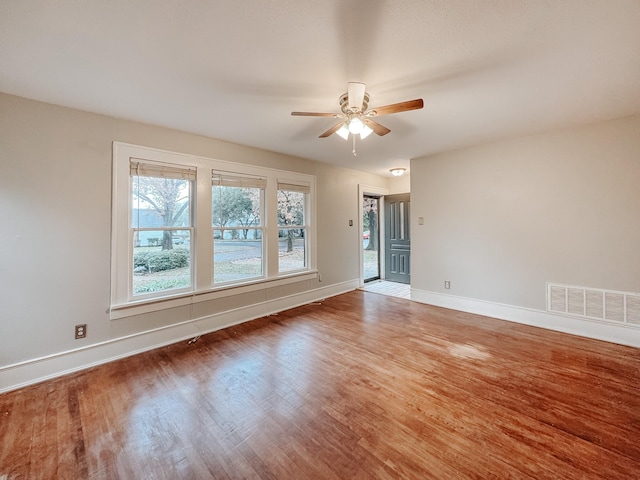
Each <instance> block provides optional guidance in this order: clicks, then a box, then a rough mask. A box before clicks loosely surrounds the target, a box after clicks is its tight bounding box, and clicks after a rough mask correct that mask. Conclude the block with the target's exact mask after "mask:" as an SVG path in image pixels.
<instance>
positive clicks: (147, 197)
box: [129, 159, 196, 297]
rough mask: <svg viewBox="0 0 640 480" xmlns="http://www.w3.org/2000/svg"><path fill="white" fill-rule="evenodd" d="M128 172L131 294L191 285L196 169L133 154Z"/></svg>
mask: <svg viewBox="0 0 640 480" xmlns="http://www.w3.org/2000/svg"><path fill="white" fill-rule="evenodd" d="M130 176H131V183H130V195H131V215H130V218H131V227H130V235H131V237H130V238H131V239H132V249H131V252H132V253H131V255H132V256H131V259H130V262H129V265H130V267H131V275H132V278H131V282H130V285H131V291H130V292H129V293H130V295H131V296H132V297H137V296H141V295H148V294H157V293H158V292H164V291H168V290H188V289H190V288H191V286H192V283H193V282H192V269H191V264H192V262H191V238H192V230H193V226H192V209H191V203H192V202H191V191H192V184H193V181H194V180H195V177H196V171H195V169H189V168H182V167H180V166H170V165H161V164H154V163H148V162H142V161H138V160H135V159H132V160H131V164H130Z"/></svg>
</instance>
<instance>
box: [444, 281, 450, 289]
mask: <svg viewBox="0 0 640 480" xmlns="http://www.w3.org/2000/svg"><path fill="white" fill-rule="evenodd" d="M444 288H446V289H449V288H451V282H450V281H449V280H445V281H444Z"/></svg>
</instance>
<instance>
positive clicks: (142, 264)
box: [133, 230, 191, 295]
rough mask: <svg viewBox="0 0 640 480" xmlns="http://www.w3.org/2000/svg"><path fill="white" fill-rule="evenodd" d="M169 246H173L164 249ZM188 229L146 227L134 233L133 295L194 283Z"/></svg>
mask: <svg viewBox="0 0 640 480" xmlns="http://www.w3.org/2000/svg"><path fill="white" fill-rule="evenodd" d="M167 245H170V246H171V247H170V248H165V247H166V246H167ZM190 265H191V235H190V232H189V230H177V231H171V230H164V231H163V230H145V231H135V232H134V235H133V294H134V295H144V294H147V293H153V292H162V291H165V290H174V289H178V288H186V287H190V286H191V266H190Z"/></svg>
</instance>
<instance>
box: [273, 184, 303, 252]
mask: <svg viewBox="0 0 640 480" xmlns="http://www.w3.org/2000/svg"><path fill="white" fill-rule="evenodd" d="M278 225H279V226H283V227H290V226H293V225H300V226H302V225H304V193H302V192H292V191H289V190H278ZM285 230H286V235H287V252H292V251H293V237H294V233H295V230H296V229H293V228H286V229H285Z"/></svg>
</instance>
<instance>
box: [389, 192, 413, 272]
mask: <svg viewBox="0 0 640 480" xmlns="http://www.w3.org/2000/svg"><path fill="white" fill-rule="evenodd" d="M409 198H410V196H409V194H408V193H403V194H399V195H388V196H386V197H384V223H385V229H384V235H385V269H384V271H385V274H384V277H385V280H389V281H391V282H400V283H411V271H410V269H409V265H410V262H409V259H410V254H411V238H410V237H409Z"/></svg>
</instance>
